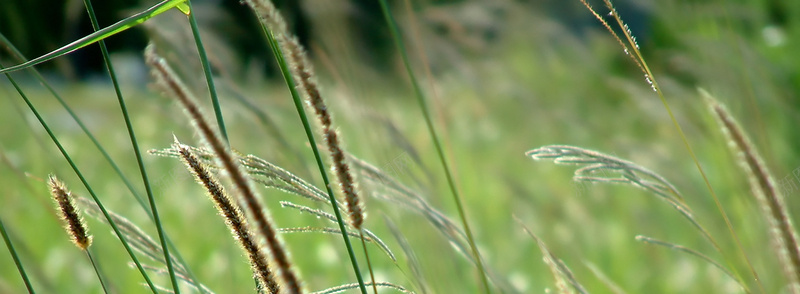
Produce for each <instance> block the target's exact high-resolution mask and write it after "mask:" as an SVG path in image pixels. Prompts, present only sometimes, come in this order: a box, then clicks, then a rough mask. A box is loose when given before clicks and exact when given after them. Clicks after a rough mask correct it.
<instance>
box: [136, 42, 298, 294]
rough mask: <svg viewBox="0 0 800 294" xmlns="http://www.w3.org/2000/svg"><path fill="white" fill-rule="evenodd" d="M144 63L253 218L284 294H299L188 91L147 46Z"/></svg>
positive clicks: (275, 242)
mask: <svg viewBox="0 0 800 294" xmlns="http://www.w3.org/2000/svg"><path fill="white" fill-rule="evenodd" d="M145 61H146V63H147V64H148V66H150V68H151V74H152V75H153V78H154V80H155V83H156V85H157V86H158V87H159V88H160V89H161V90H162V91H164V92H165V93H166V94H167V96H170V97H172V98H174V99H176V100H177V101H178V102H179V103H180V105H181V106H182V108H183V109H184V111H185V113H186V114H187V116H188V117H189V120H191V122H192V125H193V126H194V127H195V128H196V130H197V132H198V134H199V135H200V137H201V138H202V141H203V143H204V144H205V145H207V146H208V147H209V149H210V150H211V151H212V152H213V154H214V155H215V157H216V159H217V161H218V164H219V165H220V166H221V167H222V168H223V170H224V171H225V173H226V175H227V176H228V178H229V179H230V180H231V183H232V185H233V187H234V188H235V191H236V193H237V194H238V195H239V197H241V200H242V201H243V202H244V204H245V207H246V208H247V211H248V213H249V215H250V217H252V218H253V220H254V222H255V226H256V230H257V231H258V232H259V233H260V235H261V237H262V238H264V239H265V240H266V246H267V249H268V251H269V252H270V256H271V258H272V261H273V262H274V264H275V267H276V271H277V275H278V276H279V277H280V283H279V284H280V285H281V287H282V288H284V287H285V291H286V292H288V293H302V292H303V290H302V288H303V286H302V282H301V280H300V279H299V277H298V275H297V274H296V273H295V270H294V268H293V266H292V262H291V260H290V257H289V252H288V250H287V249H286V248H285V246H284V244H283V240H282V239H281V237H280V236H279V235H278V234H277V230H276V229H275V226H274V225H273V221H272V220H271V219H270V217H269V214H268V210H267V209H266V208H265V207H264V206H263V205H262V204H261V203H260V200H259V199H260V197H259V196H258V194H257V192H256V190H255V189H254V188H253V187H252V184H251V182H250V181H249V179H248V178H247V177H246V176H245V175H244V173H243V172H242V171H241V169H240V167H239V165H238V163H237V162H236V161H235V158H234V155H233V154H232V152H231V151H230V149H229V147H228V145H227V144H225V143H223V142H222V141H221V140H220V139H219V136H218V135H217V134H216V133H215V132H214V129H213V128H211V126H210V125H209V124H208V122H207V120H206V119H205V117H204V116H203V114H202V112H201V110H200V108H199V106H198V105H197V104H196V102H195V99H194V98H193V97H192V96H193V95H192V94H191V92H189V90H188V89H187V88H186V86H185V85H184V84H183V82H182V81H181V80H180V79H179V78H178V77H177V75H176V74H175V73H174V72H173V71H172V69H171V68H170V67H169V65H167V63H166V61H165V60H164V59H163V58H161V57H160V56H158V55H157V54H156V52H155V46H153V45H150V46H148V48H147V49H146V50H145Z"/></svg>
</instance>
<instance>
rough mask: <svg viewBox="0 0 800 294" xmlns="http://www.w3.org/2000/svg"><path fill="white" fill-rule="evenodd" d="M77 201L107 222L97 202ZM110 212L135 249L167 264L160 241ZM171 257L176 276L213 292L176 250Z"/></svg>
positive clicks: (80, 198) (92, 214)
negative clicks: (198, 279) (189, 267)
mask: <svg viewBox="0 0 800 294" xmlns="http://www.w3.org/2000/svg"><path fill="white" fill-rule="evenodd" d="M77 202H78V203H79V205H80V206H82V207H83V208H84V209H85V210H84V211H85V212H86V213H88V214H89V215H91V216H93V217H95V218H97V219H98V220H100V221H101V222H106V220H105V219H104V218H103V217H102V216H101V212H100V208H99V207H97V204H95V203H94V202H92V200H90V199H87V198H84V197H79V198H78V201H77ZM109 214H110V215H111V218H112V219H113V220H114V223H116V224H117V226H118V227H119V229H120V231H121V232H122V233H123V234H125V235H126V236H128V238H129V242H130V244H131V246H132V248H133V249H135V250H136V251H138V252H139V253H140V254H143V255H145V256H146V257H148V258H150V259H152V260H154V261H157V262H160V263H162V264H164V265H166V264H167V263H166V261H165V260H164V254H163V252H162V250H161V246H159V245H158V243H156V241H154V240H153V238H151V237H150V236H149V235H147V233H145V232H144V231H143V230H142V229H141V228H139V227H138V226H136V224H134V223H133V222H131V221H130V220H129V219H127V218H125V217H123V216H121V215H118V214H116V213H114V212H111V211H110V212H109ZM170 258H172V259H173V264H174V265H175V276H176V277H177V278H179V279H182V280H185V281H187V282H188V283H189V284H190V285H191V286H192V287H195V288H196V289H199V291H200V292H202V293H213V292H212V291H211V290H210V289H208V287H206V286H205V285H203V284H201V283H200V282H199V281H197V279H196V278H195V277H194V276H190V275H189V274H190V272H189V270H188V266H186V262H185V261H183V260H182V259H180V258H179V256H176V255H175V251H172V252H171V254H170ZM144 267H145V269H147V270H149V271H153V270H152V269H150V268H149V266H146V265H145V266H144ZM160 272H163V273H164V275H169V273H168V272H167V271H166V270H163V269H162V270H160Z"/></svg>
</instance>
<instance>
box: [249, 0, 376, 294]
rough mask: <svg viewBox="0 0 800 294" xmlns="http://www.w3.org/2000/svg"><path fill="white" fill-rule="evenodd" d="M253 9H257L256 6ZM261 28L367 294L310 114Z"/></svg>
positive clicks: (276, 47) (278, 52)
mask: <svg viewBox="0 0 800 294" xmlns="http://www.w3.org/2000/svg"><path fill="white" fill-rule="evenodd" d="M253 10H256V9H255V8H254V9H253ZM261 28H262V30H263V31H264V35H265V36H266V37H267V41H268V42H269V44H270V46H271V47H272V51H273V53H274V55H275V59H276V60H277V62H278V66H279V67H280V69H281V73H282V74H283V78H284V80H285V81H286V85H287V87H288V88H289V92H290V93H291V94H292V101H293V102H294V106H295V109H296V110H297V114H298V116H299V117H300V121H301V122H302V123H303V130H304V131H305V133H306V137H307V138H308V142H309V144H310V145H311V150H312V151H313V153H314V160H315V161H316V162H317V167H319V172H320V175H321V176H322V181H323V183H324V184H325V189H326V191H327V193H328V198H329V199H330V203H331V207H332V208H333V213H334V215H335V216H336V222H337V223H338V224H339V229H340V230H341V231H342V239H343V240H344V244H345V247H346V248H347V255H348V257H349V258H350V264H351V265H352V267H353V272H354V273H355V276H356V280H357V281H358V285H359V288H360V290H361V293H362V294H367V288H366V286H365V285H364V278H363V277H361V270H360V269H359V266H358V259H356V255H355V250H353V245H352V244H351V242H350V238H348V237H347V228H346V226H345V220H344V218H343V217H342V214H341V212H340V211H339V210H340V209H339V205H338V203H337V201H336V196H335V195H334V193H333V188H332V186H331V183H330V180H329V179H328V172H327V169H326V168H325V163H324V162H323V161H322V155H321V154H320V152H319V148H318V147H317V143H316V140H315V139H314V134H313V131H312V130H311V124H310V123H309V122H308V116H307V115H306V112H305V109H304V108H303V102H302V99H301V98H300V94H299V93H298V92H297V88H296V87H295V81H294V78H293V77H292V75H291V73H290V71H289V66H288V64H287V63H286V60H285V59H284V55H283V52H282V51H281V48H280V46H279V45H278V42H277V41H276V40H275V37H274V36H273V35H272V32H271V31H270V30H269V29H268V28H267V27H266V25H265V24H264V23H262V24H261Z"/></svg>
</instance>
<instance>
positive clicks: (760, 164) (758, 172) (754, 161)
mask: <svg viewBox="0 0 800 294" xmlns="http://www.w3.org/2000/svg"><path fill="white" fill-rule="evenodd" d="M700 95H701V96H702V97H703V100H704V101H705V103H706V105H707V106H708V108H709V111H710V112H711V114H712V116H713V117H714V120H715V121H716V122H717V124H718V125H719V127H720V128H721V129H722V133H723V134H724V135H725V138H726V139H727V141H728V146H729V147H730V149H731V151H732V152H733V153H734V155H735V157H736V163H737V164H738V165H739V166H740V167H741V168H742V170H744V172H745V174H746V175H747V181H748V182H749V183H750V189H751V191H752V193H753V196H754V197H755V199H756V201H757V202H758V204H759V206H760V207H761V212H762V214H763V216H764V218H765V219H766V221H767V224H768V226H769V232H770V241H771V243H772V246H773V247H775V251H776V253H777V255H778V261H779V262H780V264H781V268H782V270H783V274H784V275H785V276H786V279H787V280H788V282H789V284H790V287H789V288H790V291H792V293H800V246H798V236H797V230H796V229H795V227H794V224H792V218H791V216H790V214H789V209H788V208H787V206H786V203H785V200H784V199H783V198H784V196H783V194H782V193H781V191H780V190H779V189H778V188H777V185H776V183H775V179H774V178H773V176H772V174H771V173H770V172H769V169H768V168H767V165H766V164H765V163H764V160H763V159H762V158H761V155H760V154H759V153H758V150H757V149H756V147H755V146H754V145H753V143H752V142H751V141H750V138H748V136H747V134H745V132H744V130H743V129H742V127H741V126H739V123H738V122H736V119H734V117H733V116H732V115H731V114H730V113H729V112H728V110H727V109H726V108H725V106H723V105H722V104H721V103H719V102H718V101H717V100H716V99H714V97H712V96H711V95H710V94H709V93H708V92H706V91H704V90H700Z"/></svg>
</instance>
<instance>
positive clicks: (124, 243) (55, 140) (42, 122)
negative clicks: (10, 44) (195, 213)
mask: <svg viewBox="0 0 800 294" xmlns="http://www.w3.org/2000/svg"><path fill="white" fill-rule="evenodd" d="M3 68H5V67H4V66H3V65H2V64H0V70H2V69H3ZM5 75H6V78H7V79H8V81H9V82H10V83H11V85H12V86H13V87H14V89H15V90H17V93H18V94H19V95H20V97H21V98H22V100H24V101H25V104H26V105H27V106H28V109H29V110H30V111H31V113H33V115H34V116H35V117H36V120H37V121H39V124H40V125H41V126H42V128H44V130H45V132H47V135H48V136H49V137H50V140H52V141H53V143H54V144H55V145H56V147H57V148H58V150H59V152H60V153H61V155H62V156H63V157H64V159H65V160H66V161H67V163H68V164H69V165H70V167H71V168H72V171H73V172H74V173H75V175H77V176H78V178H79V179H80V181H81V183H82V184H83V186H84V187H85V188H86V190H87V191H88V192H89V195H91V196H92V200H93V201H94V202H95V203H96V204H97V206H98V207H99V208H100V210H101V211H102V213H103V216H104V217H105V218H106V220H108V223H109V225H110V226H111V228H112V229H113V230H114V233H115V234H116V236H117V238H119V240H120V243H122V246H123V247H124V248H125V251H126V252H127V253H128V256H130V258H131V261H133V263H134V264H135V265H136V268H137V269H138V270H139V273H140V274H141V275H142V278H143V279H144V280H145V283H146V284H147V286H148V287H149V288H150V290H151V291H152V292H153V293H157V290H156V287H155V285H154V284H153V282H152V281H151V280H150V277H149V276H148V275H147V272H146V271H145V269H144V268H143V267H142V265H141V263H140V262H139V260H138V259H137V258H136V255H135V254H134V253H133V250H132V249H131V247H130V245H128V242H127V239H126V238H125V236H124V235H123V234H122V233H121V232H120V230H119V228H118V227H117V225H116V224H115V223H114V222H113V221H112V220H111V217H110V216H109V214H108V211H107V210H106V209H105V207H104V206H103V205H102V202H101V201H100V198H99V197H97V194H95V192H94V190H93V189H92V187H91V185H89V182H88V181H87V180H86V178H85V177H84V176H83V173H82V172H81V171H80V169H79V168H78V166H77V165H76V164H75V162H74V161H73V160H72V158H71V157H70V156H69V153H68V152H67V151H66V149H64V146H63V145H62V144H61V142H60V141H59V140H58V138H56V135H55V134H54V133H53V131H52V130H51V129H50V126H49V125H48V124H47V122H45V120H44V118H43V117H42V116H41V115H40V114H39V111H38V110H36V107H35V106H34V105H33V103H31V101H30V99H28V96H27V95H26V94H25V93H24V92H23V91H22V88H20V86H19V84H18V83H17V82H16V81H15V80H14V79H13V78H12V77H11V75H10V74H8V73H6V74H5Z"/></svg>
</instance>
